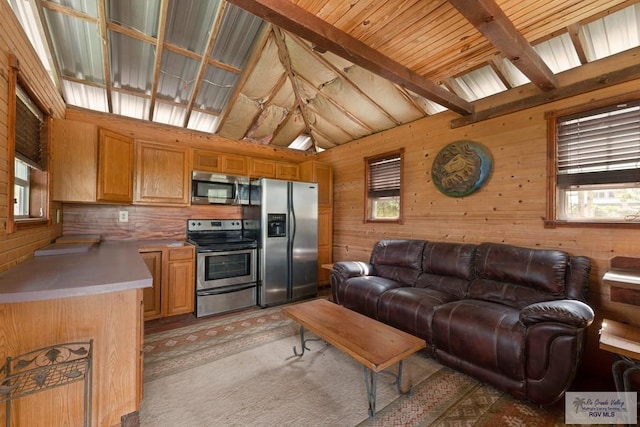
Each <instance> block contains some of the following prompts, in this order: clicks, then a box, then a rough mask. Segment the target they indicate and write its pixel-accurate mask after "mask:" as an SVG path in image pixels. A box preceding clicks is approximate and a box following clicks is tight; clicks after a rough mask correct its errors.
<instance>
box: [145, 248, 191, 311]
mask: <svg viewBox="0 0 640 427" xmlns="http://www.w3.org/2000/svg"><path fill="white" fill-rule="evenodd" d="M138 251H139V252H140V254H141V255H142V258H143V259H144V262H145V263H146V264H147V267H148V268H149V271H150V272H151V275H152V276H153V287H151V288H144V292H143V301H144V320H152V319H158V318H161V317H169V316H175V315H177V314H186V313H192V312H193V309H194V298H195V297H194V296H195V247H193V246H184V247H180V248H172V247H167V246H164V247H163V246H155V247H154V246H153V245H147V244H144V245H142V246H141V247H140V248H139V250H138Z"/></svg>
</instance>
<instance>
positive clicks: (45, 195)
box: [5, 54, 51, 234]
mask: <svg viewBox="0 0 640 427" xmlns="http://www.w3.org/2000/svg"><path fill="white" fill-rule="evenodd" d="M7 80H8V89H9V90H8V92H9V93H8V100H7V163H8V165H7V183H8V186H7V187H8V188H7V223H6V227H5V232H6V233H7V234H12V233H14V232H16V231H18V230H22V229H27V228H34V227H46V226H48V225H50V224H51V218H50V209H49V200H50V193H51V192H50V188H49V187H50V174H49V172H48V171H49V159H48V157H49V156H48V149H49V146H50V142H51V141H50V137H51V134H50V132H49V129H50V128H51V126H50V121H51V112H50V111H49V110H48V109H47V108H46V107H45V106H44V103H43V102H42V100H41V99H40V98H39V97H38V96H37V95H36V94H35V92H34V91H33V90H32V89H31V86H30V84H29V82H28V81H27V79H26V78H25V76H24V75H22V73H21V72H20V64H19V61H18V59H17V57H16V56H15V55H14V54H9V69H8V79H7ZM17 86H20V88H21V90H22V91H23V92H24V93H25V94H26V95H27V96H28V97H29V99H30V100H31V102H33V103H34V104H35V105H36V106H37V107H38V108H39V109H40V110H41V111H42V113H43V114H44V118H43V121H42V125H43V126H44V130H43V131H41V135H40V137H41V140H40V141H41V142H40V143H41V144H44V145H45V147H44V149H45V150H44V151H45V152H44V153H43V160H42V163H43V164H42V170H41V171H39V172H41V173H37V174H34V173H33V172H32V171H33V170H34V169H33V168H30V184H31V185H33V184H34V183H37V184H38V187H39V190H38V191H33V188H30V191H29V193H30V194H29V198H30V201H29V205H30V206H29V211H30V216H29V217H28V218H15V216H14V212H13V209H14V206H13V200H14V198H15V194H14V186H15V159H16V117H17V113H16V108H17V107H16V104H17V101H16V99H17V96H18V94H17ZM34 175H38V176H34ZM34 193H35V194H34ZM36 199H37V200H38V210H40V209H42V216H39V217H35V216H31V215H32V214H31V213H32V212H33V206H32V201H34V200H36Z"/></svg>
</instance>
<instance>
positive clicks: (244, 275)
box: [187, 219, 258, 317]
mask: <svg viewBox="0 0 640 427" xmlns="http://www.w3.org/2000/svg"><path fill="white" fill-rule="evenodd" d="M187 241H188V242H189V243H192V244H194V245H195V246H196V317H202V316H207V315H211V314H216V313H224V312H227V311H232V310H238V309H241V308H246V307H251V306H254V305H256V288H257V277H258V275H257V271H256V270H257V248H258V243H257V241H256V240H255V239H251V238H247V237H245V236H243V232H242V220H239V219H238V220H228V219H190V220H188V221H187Z"/></svg>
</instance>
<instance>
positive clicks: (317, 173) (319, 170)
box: [300, 160, 333, 207]
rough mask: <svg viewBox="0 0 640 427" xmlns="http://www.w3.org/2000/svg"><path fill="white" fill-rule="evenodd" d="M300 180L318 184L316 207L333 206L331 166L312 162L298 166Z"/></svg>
mask: <svg viewBox="0 0 640 427" xmlns="http://www.w3.org/2000/svg"><path fill="white" fill-rule="evenodd" d="M300 179H301V180H302V181H309V182H317V183H318V206H320V207H331V206H332V205H333V169H332V168H331V165H328V164H326V163H321V162H316V161H314V160H311V161H307V162H304V163H301V164H300Z"/></svg>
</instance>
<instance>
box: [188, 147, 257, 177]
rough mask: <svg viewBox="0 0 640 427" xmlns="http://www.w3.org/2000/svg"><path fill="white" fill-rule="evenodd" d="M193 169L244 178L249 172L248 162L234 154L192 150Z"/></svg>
mask: <svg viewBox="0 0 640 427" xmlns="http://www.w3.org/2000/svg"><path fill="white" fill-rule="evenodd" d="M193 169H194V170H197V171H204V172H220V173H225V174H229V175H240V176H245V175H247V172H248V171H249V160H248V158H247V157H245V156H238V155H236V154H227V153H217V152H215V151H207V150H193Z"/></svg>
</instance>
